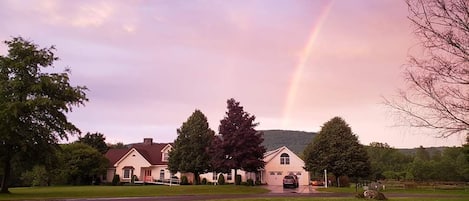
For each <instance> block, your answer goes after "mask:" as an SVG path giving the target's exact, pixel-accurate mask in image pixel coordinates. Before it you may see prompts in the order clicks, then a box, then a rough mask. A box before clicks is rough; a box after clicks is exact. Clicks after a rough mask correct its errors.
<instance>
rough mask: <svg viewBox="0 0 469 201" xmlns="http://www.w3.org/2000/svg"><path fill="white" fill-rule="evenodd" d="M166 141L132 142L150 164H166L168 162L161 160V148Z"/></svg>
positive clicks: (164, 145)
mask: <svg viewBox="0 0 469 201" xmlns="http://www.w3.org/2000/svg"><path fill="white" fill-rule="evenodd" d="M166 145H168V143H152V144H143V143H142V144H134V145H133V146H132V148H135V149H136V150H137V151H138V152H139V153H140V154H142V156H143V157H144V158H145V159H146V160H147V161H148V162H149V163H150V164H152V165H166V164H168V162H164V161H163V160H162V155H163V154H161V150H162V149H163V148H164V147H166Z"/></svg>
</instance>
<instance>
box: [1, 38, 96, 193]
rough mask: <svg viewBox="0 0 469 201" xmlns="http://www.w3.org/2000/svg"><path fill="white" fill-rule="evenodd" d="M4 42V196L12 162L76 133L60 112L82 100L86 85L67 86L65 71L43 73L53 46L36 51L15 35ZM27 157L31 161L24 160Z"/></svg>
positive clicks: (42, 152)
mask: <svg viewBox="0 0 469 201" xmlns="http://www.w3.org/2000/svg"><path fill="white" fill-rule="evenodd" d="M5 44H6V45H7V46H8V54H7V55H5V56H0V121H1V122H2V123H1V124H0V153H2V154H1V155H0V166H1V168H2V169H3V175H2V176H3V177H2V181H1V190H0V192H1V193H8V192H9V191H8V181H9V179H10V173H11V169H12V166H11V164H12V161H13V160H15V161H19V163H20V164H21V163H22V161H23V162H26V161H27V162H28V163H29V162H31V161H35V160H41V156H44V155H47V154H48V152H49V151H47V150H52V149H53V148H51V147H53V146H54V145H56V144H57V142H58V140H59V139H64V138H65V139H66V138H67V137H68V136H69V135H70V134H76V133H79V132H80V130H79V129H78V128H77V127H76V126H75V125H73V124H72V123H71V122H70V121H68V119H67V116H66V113H68V112H71V111H72V108H73V107H74V106H79V105H84V103H85V102H86V101H87V100H88V99H87V98H86V94H85V91H86V87H84V86H72V85H71V84H70V78H69V74H70V70H68V69H67V70H65V71H64V72H62V73H51V72H52V71H53V70H51V69H48V70H45V68H48V67H52V66H53V63H54V61H56V60H57V59H58V58H57V57H56V56H55V54H54V50H55V48H54V47H53V46H52V47H48V48H39V47H38V45H36V44H34V43H32V42H30V41H27V40H24V39H23V38H21V37H16V38H13V39H12V40H10V41H5ZM31 154H34V155H35V157H28V158H25V157H26V156H28V155H31Z"/></svg>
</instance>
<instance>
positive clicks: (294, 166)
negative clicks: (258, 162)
mask: <svg viewBox="0 0 469 201" xmlns="http://www.w3.org/2000/svg"><path fill="white" fill-rule="evenodd" d="M264 162H265V167H264V169H263V170H261V171H260V177H261V181H262V183H266V184H269V185H282V184H283V177H284V176H285V175H292V174H293V175H296V176H297V177H298V180H299V181H298V183H299V185H309V181H310V178H309V172H307V171H306V170H305V169H304V167H305V162H304V161H303V160H302V159H301V158H300V157H298V156H297V155H296V154H295V153H294V152H292V151H291V150H290V149H288V148H287V147H286V146H283V147H280V148H278V149H276V150H272V151H268V152H266V153H265V154H264Z"/></svg>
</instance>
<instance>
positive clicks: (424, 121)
mask: <svg viewBox="0 0 469 201" xmlns="http://www.w3.org/2000/svg"><path fill="white" fill-rule="evenodd" d="M406 3H407V5H408V10H409V16H408V18H409V20H410V22H411V24H412V25H413V27H414V32H415V35H416V36H417V38H418V39H420V43H419V44H418V46H417V47H419V48H421V49H423V50H424V51H416V52H418V53H419V54H413V55H411V56H410V59H409V63H408V65H407V66H406V68H405V71H404V75H405V79H406V81H407V88H405V89H401V90H400V92H399V94H398V98H397V99H395V100H392V99H386V100H385V103H386V104H387V105H388V106H390V107H391V108H392V109H393V111H396V112H397V113H398V114H399V115H398V116H399V117H400V119H399V120H400V122H401V123H402V124H404V125H409V126H412V127H417V128H430V129H433V130H434V131H436V132H435V133H437V136H438V137H448V136H451V135H453V134H463V135H469V93H468V90H467V89H468V88H469V70H468V69H469V3H468V1H467V0H406Z"/></svg>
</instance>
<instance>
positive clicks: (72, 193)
mask: <svg viewBox="0 0 469 201" xmlns="http://www.w3.org/2000/svg"><path fill="white" fill-rule="evenodd" d="M10 192H11V194H0V200H25V199H28V200H32V199H38V200H43V199H57V198H98V197H151V196H171V195H209V194H257V193H266V192H268V190H266V189H264V188H261V187H247V186H234V185H219V186H208V185H206V186H204V185H198V186H195V185H194V186H154V185H148V186H60V187H28V188H10Z"/></svg>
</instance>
